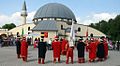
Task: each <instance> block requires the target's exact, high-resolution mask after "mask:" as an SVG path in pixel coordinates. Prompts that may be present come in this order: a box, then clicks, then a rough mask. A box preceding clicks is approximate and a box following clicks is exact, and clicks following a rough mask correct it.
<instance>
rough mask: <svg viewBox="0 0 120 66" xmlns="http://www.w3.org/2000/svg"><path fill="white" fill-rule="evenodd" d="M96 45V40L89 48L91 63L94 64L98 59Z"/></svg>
mask: <svg viewBox="0 0 120 66" xmlns="http://www.w3.org/2000/svg"><path fill="white" fill-rule="evenodd" d="M96 47H97V46H96V43H95V42H94V40H92V42H90V44H89V46H88V48H89V62H93V61H94V60H95V58H96Z"/></svg>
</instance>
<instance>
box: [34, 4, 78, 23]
mask: <svg viewBox="0 0 120 66" xmlns="http://www.w3.org/2000/svg"><path fill="white" fill-rule="evenodd" d="M39 18H63V19H73V20H75V21H76V18H75V15H74V14H73V12H72V11H71V10H70V9H69V8H68V7H66V6H64V5H62V4H59V3H49V4H46V5H44V6H42V7H41V8H39V9H38V11H37V12H36V14H35V15H34V19H39Z"/></svg>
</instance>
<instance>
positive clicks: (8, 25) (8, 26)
mask: <svg viewBox="0 0 120 66" xmlns="http://www.w3.org/2000/svg"><path fill="white" fill-rule="evenodd" d="M15 27H16V25H15V24H14V23H10V24H5V25H3V26H2V28H3V29H8V30H10V29H12V28H15Z"/></svg>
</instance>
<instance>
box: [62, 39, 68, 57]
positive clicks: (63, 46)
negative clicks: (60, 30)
mask: <svg viewBox="0 0 120 66" xmlns="http://www.w3.org/2000/svg"><path fill="white" fill-rule="evenodd" d="M66 44H67V40H65V39H63V41H62V45H61V48H62V54H63V55H66V49H65V46H66Z"/></svg>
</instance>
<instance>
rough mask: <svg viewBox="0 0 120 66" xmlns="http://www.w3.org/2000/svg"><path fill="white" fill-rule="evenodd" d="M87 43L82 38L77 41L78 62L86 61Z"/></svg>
mask: <svg viewBox="0 0 120 66" xmlns="http://www.w3.org/2000/svg"><path fill="white" fill-rule="evenodd" d="M85 46H86V45H85V43H84V42H82V40H79V42H78V43H77V50H78V63H84V62H85V59H84V55H85Z"/></svg>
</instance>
